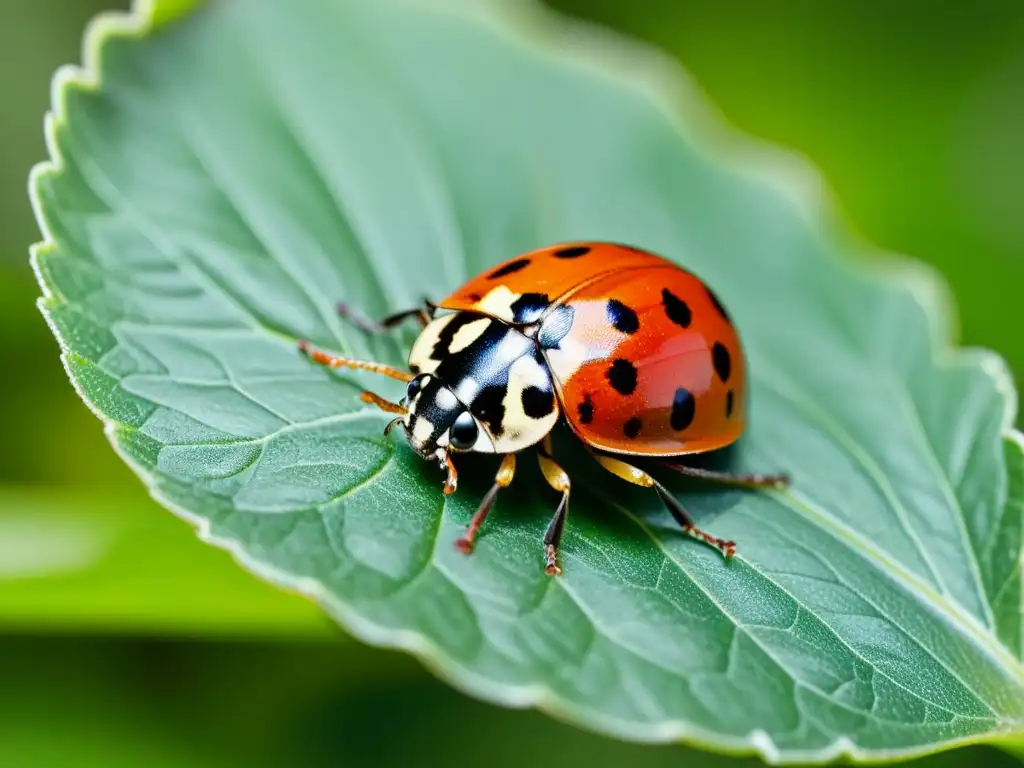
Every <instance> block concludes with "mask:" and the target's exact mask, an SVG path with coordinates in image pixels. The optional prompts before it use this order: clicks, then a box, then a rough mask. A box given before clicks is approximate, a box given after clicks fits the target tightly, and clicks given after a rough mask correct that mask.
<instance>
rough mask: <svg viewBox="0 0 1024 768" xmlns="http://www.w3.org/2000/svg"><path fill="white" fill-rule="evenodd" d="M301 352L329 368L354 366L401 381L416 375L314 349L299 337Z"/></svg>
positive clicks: (409, 379) (353, 367)
mask: <svg viewBox="0 0 1024 768" xmlns="http://www.w3.org/2000/svg"><path fill="white" fill-rule="evenodd" d="M298 347H299V352H301V353H302V354H303V355H305V356H306V357H308V358H309V359H310V360H312V361H313V362H315V363H320V365H326V366H327V367H328V368H352V369H353V370H356V371H371V372H372V373H380V374H383V375H385V376H390V377H391V378H392V379H398V380H399V381H412V380H413V379H414V378H415V376H413V375H412V374H411V373H408V372H407V371H400V370H398V369H397V368H392V367H391V366H388V365H383V364H381V363H374V362H370V361H367V360H353V359H351V358H348V357H338V356H337V355H329V354H327V353H326V352H321V351H319V350H316V349H312V348H310V346H309V342H308V341H306V340H305V339H299V343H298Z"/></svg>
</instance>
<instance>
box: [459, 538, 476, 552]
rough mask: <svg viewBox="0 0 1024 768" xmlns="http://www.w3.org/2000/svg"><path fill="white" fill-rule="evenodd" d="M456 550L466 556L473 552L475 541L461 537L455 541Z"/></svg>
mask: <svg viewBox="0 0 1024 768" xmlns="http://www.w3.org/2000/svg"><path fill="white" fill-rule="evenodd" d="M455 548H456V549H457V550H459V552H461V553H462V554H464V555H468V554H469V553H470V552H472V551H473V540H472V539H471V538H469V537H468V536H460V537H459V538H457V539H456V540H455Z"/></svg>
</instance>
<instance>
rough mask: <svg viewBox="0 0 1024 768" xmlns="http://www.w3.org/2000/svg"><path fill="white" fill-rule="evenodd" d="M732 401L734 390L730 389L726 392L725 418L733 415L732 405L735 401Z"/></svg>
mask: <svg viewBox="0 0 1024 768" xmlns="http://www.w3.org/2000/svg"><path fill="white" fill-rule="evenodd" d="M732 401H733V394H732V390H731V389H730V390H729V391H728V392H726V393H725V418H727V419H728V418H729V417H730V416H732V406H733V402H732Z"/></svg>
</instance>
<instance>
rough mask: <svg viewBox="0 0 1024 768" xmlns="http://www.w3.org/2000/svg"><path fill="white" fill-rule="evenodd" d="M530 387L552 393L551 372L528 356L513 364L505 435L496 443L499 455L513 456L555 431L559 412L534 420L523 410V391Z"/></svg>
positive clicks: (509, 374)
mask: <svg viewBox="0 0 1024 768" xmlns="http://www.w3.org/2000/svg"><path fill="white" fill-rule="evenodd" d="M527 387H538V388H540V389H543V390H547V391H552V384H551V378H550V377H549V376H548V372H547V370H546V369H545V368H544V366H543V365H541V364H540V363H539V362H538V361H537V360H536V359H535V358H534V357H533V356H532V355H524V356H522V357H520V358H519V359H518V360H516V361H515V362H514V363H512V365H511V367H510V368H509V371H508V388H507V390H506V392H505V399H504V400H503V402H502V404H503V405H504V406H505V416H504V418H503V419H502V422H501V423H502V434H501V437H499V438H498V439H497V440H496V441H495V445H494V447H495V449H496V450H497V451H498V452H499V453H510V452H512V451H518V450H521V449H523V448H526V447H527V446H530V445H533V444H534V443H536V442H537V441H539V440H540V439H541V438H542V437H544V435H546V434H547V433H548V432H550V431H551V428H552V427H554V425H555V422H556V421H558V409H557V408H552V409H551V413H549V414H548V415H546V416H543V417H541V418H539V419H534V418H531V417H530V416H527V415H526V411H524V410H523V392H524V391H525V390H526V389H527Z"/></svg>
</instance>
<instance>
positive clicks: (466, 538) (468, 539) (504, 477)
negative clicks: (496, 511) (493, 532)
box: [455, 453, 516, 555]
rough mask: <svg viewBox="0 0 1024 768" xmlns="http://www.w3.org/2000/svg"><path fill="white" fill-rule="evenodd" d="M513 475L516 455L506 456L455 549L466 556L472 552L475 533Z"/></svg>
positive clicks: (456, 541)
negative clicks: (492, 483)
mask: <svg viewBox="0 0 1024 768" xmlns="http://www.w3.org/2000/svg"><path fill="white" fill-rule="evenodd" d="M515 473H516V455H515V454H514V453H509V454H506V455H505V458H504V459H502V460H501V466H500V467H498V474H497V476H496V477H495V478H494V485H492V486H491V489H490V490H489V491H488V492H487V494H486V495H485V496H484V498H483V501H481V502H480V506H479V507H477V509H476V512H475V513H473V518H472V519H471V520H470V521H469V527H467V528H466V532H465V533H464V534H462V535H461V536H460V537H459V538H458V539H456V540H455V547H456V549H459V550H461V551H462V552H464V553H465V554H467V555H468V554H469V553H470V552H472V551H473V541H474V540H475V539H476V534H477V531H479V530H480V526H481V525H483V524H484V520H486V519H487V513H488V512H490V511H491V507H493V506H494V500H495V499H496V498H498V491H500V490H501V489H502V488H507V487H508V486H509V485H510V484H511V482H512V478H513V477H514V476H515Z"/></svg>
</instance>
